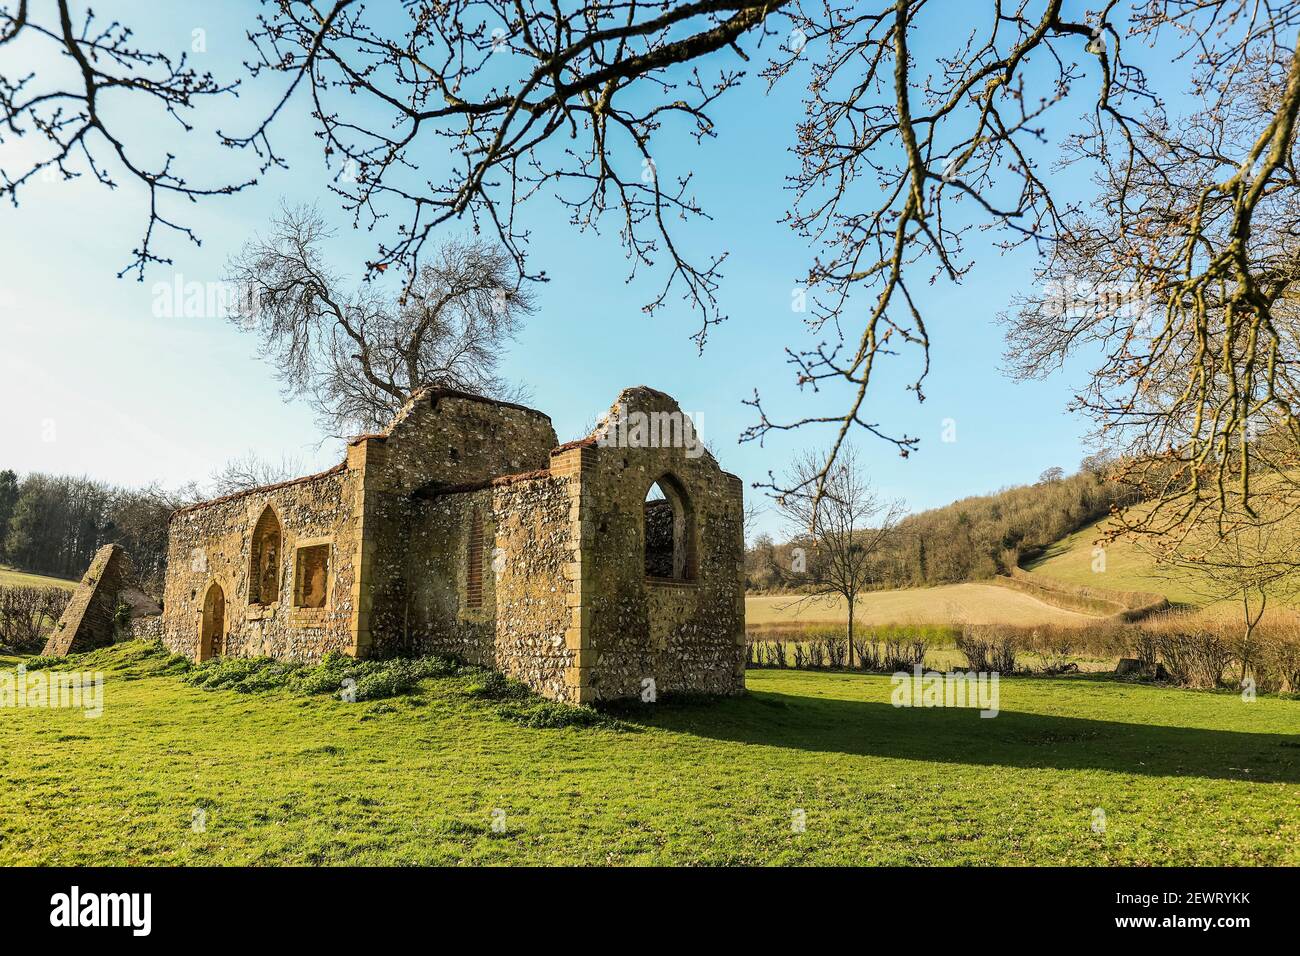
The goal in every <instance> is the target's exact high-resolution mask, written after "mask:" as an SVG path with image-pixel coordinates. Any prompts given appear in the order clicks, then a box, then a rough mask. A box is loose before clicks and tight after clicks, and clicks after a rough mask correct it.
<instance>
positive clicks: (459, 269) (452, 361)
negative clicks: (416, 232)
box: [229, 208, 534, 436]
mask: <svg viewBox="0 0 1300 956" xmlns="http://www.w3.org/2000/svg"><path fill="white" fill-rule="evenodd" d="M328 236H329V231H328V229H327V228H326V225H325V222H324V220H323V219H322V218H321V216H320V214H319V213H318V212H317V211H316V210H314V209H309V208H297V209H286V210H284V211H283V212H282V213H281V214H280V216H279V217H277V218H276V219H275V220H274V221H273V222H272V225H271V230H270V233H269V235H267V236H266V237H258V238H255V239H253V240H251V241H250V242H249V243H248V244H247V245H246V246H245V247H244V249H243V251H242V252H241V253H240V254H239V255H238V256H236V257H235V258H233V259H232V260H231V263H230V268H229V272H230V279H231V281H232V282H234V283H237V284H238V285H239V286H240V287H241V289H242V290H243V294H244V297H245V299H246V300H247V301H248V302H249V303H251V304H252V310H251V311H252V314H251V316H239V317H236V319H235V322H236V323H237V324H240V325H247V324H251V325H252V326H253V327H254V328H255V330H256V332H257V334H258V335H259V337H260V339H261V343H262V352H263V355H264V356H265V357H266V358H267V359H268V360H269V361H270V362H271V364H272V365H273V366H274V367H275V369H276V372H277V374H278V375H279V377H280V379H281V381H282V382H283V383H284V385H285V388H286V390H287V391H289V392H290V393H293V394H300V395H305V396H307V397H308V399H309V400H310V402H311V403H312V406H313V408H314V409H315V411H316V413H317V414H318V416H319V417H320V418H321V421H322V424H323V425H324V426H325V427H326V428H327V429H328V430H329V431H330V432H331V433H332V434H335V435H340V436H343V435H348V434H354V433H356V432H358V431H374V430H376V429H379V428H382V427H383V426H384V425H386V424H387V423H388V422H389V421H390V420H391V419H392V417H393V415H394V414H395V413H396V412H397V411H398V410H399V409H400V408H401V407H402V405H403V404H404V403H405V402H406V401H407V400H408V399H409V398H410V397H411V395H412V394H413V393H414V392H415V391H416V390H417V389H419V388H420V387H422V386H425V385H435V384H436V385H444V386H448V387H452V388H458V389H463V390H465V391H471V392H476V393H480V394H485V395H494V396H498V397H511V398H517V397H521V396H520V395H519V389H518V388H517V387H515V388H513V389H512V387H511V386H510V385H509V384H508V383H506V382H505V381H504V380H503V379H502V378H501V377H500V376H499V375H498V374H497V366H498V363H499V361H500V358H501V356H502V354H503V353H504V351H505V349H506V348H507V347H508V346H509V344H510V342H511V341H512V339H513V338H514V336H515V334H516V332H517V330H518V328H519V325H520V323H521V321H522V320H523V317H524V316H526V315H529V314H531V313H532V311H533V308H534V305H533V296H532V294H531V292H530V291H529V290H528V289H527V288H523V287H521V285H520V278H519V275H518V273H517V272H515V270H514V262H513V261H512V260H511V258H510V257H509V255H507V254H506V253H505V252H504V251H502V250H501V249H500V248H499V247H497V246H496V245H494V244H493V243H490V242H486V241H483V240H469V241H463V240H448V241H444V242H442V243H441V244H440V245H439V246H438V248H437V250H436V251H435V252H434V253H433V254H432V255H430V256H427V257H426V259H425V261H424V264H423V265H421V266H420V269H419V273H418V275H417V276H416V278H415V280H414V281H413V282H412V283H411V284H410V285H409V286H407V287H406V288H405V289H404V290H403V291H402V292H401V293H400V294H399V295H396V296H389V295H385V294H384V292H383V290H382V289H381V288H380V287H379V286H378V285H376V284H373V283H372V284H361V285H360V286H358V287H356V288H353V289H351V290H348V289H346V288H345V281H344V279H343V278H342V277H341V276H340V275H338V274H336V273H335V272H333V271H331V270H330V269H329V267H328V266H327V265H326V264H325V261H324V252H323V249H322V245H323V243H324V241H325V240H326V239H327V238H328Z"/></svg>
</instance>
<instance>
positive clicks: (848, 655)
mask: <svg viewBox="0 0 1300 956" xmlns="http://www.w3.org/2000/svg"><path fill="white" fill-rule="evenodd" d="M848 640H849V653H848V654H847V655H846V656H847V659H848V662H849V670H853V598H851V597H850V598H849V637H848Z"/></svg>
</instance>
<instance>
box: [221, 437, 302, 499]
mask: <svg viewBox="0 0 1300 956" xmlns="http://www.w3.org/2000/svg"><path fill="white" fill-rule="evenodd" d="M302 473H303V466H302V462H300V461H299V460H298V459H296V458H293V457H291V456H289V455H281V456H280V460H279V461H272V460H270V459H268V458H262V457H260V456H259V455H258V454H257V452H255V451H252V450H251V449H250V450H249V451H248V452H247V453H246V454H244V455H242V456H240V457H238V458H232V459H230V460H229V461H228V462H226V463H225V464H224V465H223V466H222V467H221V468H220V469H219V470H217V471H215V472H213V473H212V481H211V488H212V493H211V495H209V496H208V497H212V498H220V497H223V496H225V495H233V494H235V493H236V492H240V491H247V490H248V489H249V488H260V487H262V486H264V485H275V484H279V483H280V482H282V481H289V480H291V479H293V478H297V477H299V476H301V475H302Z"/></svg>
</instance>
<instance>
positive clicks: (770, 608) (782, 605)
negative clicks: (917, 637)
mask: <svg viewBox="0 0 1300 956" xmlns="http://www.w3.org/2000/svg"><path fill="white" fill-rule="evenodd" d="M854 618H855V623H861V624H862V625H864V626H870V625H889V624H900V625H904V624H914V625H923V626H924V625H946V624H963V623H966V624H1019V625H1025V626H1034V625H1038V624H1079V625H1083V624H1088V623H1092V622H1094V621H1096V618H1094V617H1090V616H1089V615H1087V614H1080V613H1078V612H1076V611H1068V610H1065V609H1063V608H1058V607H1052V606H1051V605H1050V604H1044V603H1043V602H1042V601H1039V600H1037V599H1036V598H1033V597H1030V596H1029V595H1028V594H1022V593H1020V592H1019V591H1012V590H1010V589H1009V588H1001V587H997V586H995V585H991V584H948V585H943V586H941V587H933V588H906V589H903V590H897V591H869V592H866V593H864V594H862V595H861V596H860V597H859V598H858V602H857V609H856V611H855V614H854ZM846 620H848V604H847V602H846V601H845V600H844V599H843V598H841V597H818V598H812V599H801V598H800V596H799V595H750V596H747V597H746V598H745V623H746V625H748V626H749V627H757V628H763V627H772V626H780V625H791V624H840V623H843V622H845V621H846Z"/></svg>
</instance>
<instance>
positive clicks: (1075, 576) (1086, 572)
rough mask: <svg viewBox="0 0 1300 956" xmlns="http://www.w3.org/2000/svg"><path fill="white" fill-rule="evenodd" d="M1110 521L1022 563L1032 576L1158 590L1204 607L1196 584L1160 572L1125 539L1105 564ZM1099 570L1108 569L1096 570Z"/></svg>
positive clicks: (1114, 547)
mask: <svg viewBox="0 0 1300 956" xmlns="http://www.w3.org/2000/svg"><path fill="white" fill-rule="evenodd" d="M1109 520H1110V519H1109V518H1103V519H1101V520H1100V521H1096V522H1093V523H1092V524H1090V525H1087V526H1086V527H1084V528H1081V529H1079V530H1078V531H1076V532H1074V533H1073V534H1070V535H1067V536H1066V537H1064V538H1062V539H1061V540H1060V541H1057V542H1056V543H1054V544H1052V545H1050V546H1049V547H1048V548H1047V549H1046V550H1045V551H1043V553H1042V554H1040V555H1037V556H1035V557H1034V558H1033V559H1032V560H1028V561H1025V562H1023V563H1022V565H1021V566H1022V567H1023V568H1024V569H1025V570H1026V571H1028V572H1030V574H1033V575H1037V576H1040V577H1045V578H1051V579H1053V580H1056V581H1064V582H1066V583H1067V584H1081V585H1084V586H1085V587H1096V588H1108V589H1110V590H1114V591H1154V592H1156V593H1158V594H1163V595H1164V596H1165V597H1167V598H1168V599H1169V600H1170V602H1171V603H1173V604H1192V605H1203V604H1206V603H1207V599H1206V597H1205V595H1203V594H1199V593H1197V591H1196V590H1194V589H1193V587H1192V585H1193V582H1192V581H1190V580H1189V579H1187V578H1186V577H1185V576H1184V577H1179V576H1178V574H1177V573H1176V571H1174V570H1172V569H1159V568H1157V566H1156V563H1155V561H1154V560H1153V559H1152V558H1151V557H1150V556H1149V555H1147V554H1144V553H1143V552H1141V551H1139V550H1138V548H1137V547H1136V545H1134V544H1133V542H1131V541H1128V540H1125V539H1121V540H1119V541H1113V542H1110V543H1107V544H1106V545H1105V546H1104V547H1105V556H1104V562H1102V561H1099V560H1098V559H1099V557H1100V556H1099V555H1098V554H1097V553H1096V549H1097V548H1098V547H1101V546H1100V545H1098V544H1097V543H1096V542H1098V541H1099V540H1100V539H1101V537H1102V535H1103V533H1104V532H1105V528H1106V524H1107V522H1108V521H1109ZM1094 562H1096V566H1097V567H1104V569H1105V570H1100V571H1098V570H1093V568H1094Z"/></svg>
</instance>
